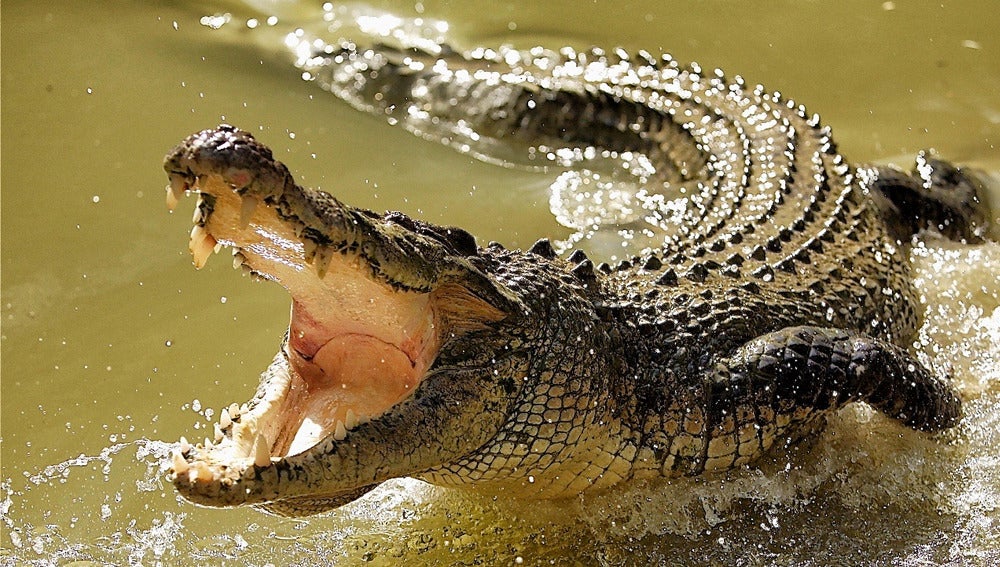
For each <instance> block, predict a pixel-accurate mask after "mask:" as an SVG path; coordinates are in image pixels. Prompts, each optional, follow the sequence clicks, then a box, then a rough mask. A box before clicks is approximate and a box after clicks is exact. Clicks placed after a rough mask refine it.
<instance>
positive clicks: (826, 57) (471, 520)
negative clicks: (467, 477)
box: [0, 0, 1000, 565]
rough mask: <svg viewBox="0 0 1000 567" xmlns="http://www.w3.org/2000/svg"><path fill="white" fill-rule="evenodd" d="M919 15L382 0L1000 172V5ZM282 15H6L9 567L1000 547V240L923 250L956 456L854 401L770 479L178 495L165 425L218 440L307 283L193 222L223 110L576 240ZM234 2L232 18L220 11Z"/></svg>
mask: <svg viewBox="0 0 1000 567" xmlns="http://www.w3.org/2000/svg"><path fill="white" fill-rule="evenodd" d="M911 4H914V3H902V2H899V3H896V4H893V3H889V2H885V3H882V2H869V1H861V0H852V1H843V2H838V3H808V4H804V3H801V2H792V1H788V2H745V3H740V4H738V5H734V4H733V3H731V2H724V1H701V2H681V1H672V2H665V1H660V2H647V3H628V2H613V3H612V2H603V1H602V2H595V3H587V4H580V3H576V2H573V3H570V2H566V3H558V2H549V3H545V4H544V5H542V4H541V3H537V4H536V3H514V2H505V3H503V4H497V3H489V4H488V5H487V4H484V5H475V4H473V3H458V2H455V3H437V2H430V1H426V2H422V3H414V2H406V3H403V2H396V3H392V2H379V3H373V4H372V5H370V6H368V7H357V6H355V8H358V9H366V10H369V9H374V10H387V11H390V12H392V13H396V14H398V15H400V16H403V17H408V18H413V17H417V16H423V17H426V18H428V19H430V18H434V19H438V20H442V21H445V22H447V23H448V29H447V31H446V34H447V35H448V37H451V38H453V40H454V41H456V42H458V43H460V44H462V45H467V46H472V45H479V44H482V45H494V44H497V43H501V42H513V43H515V44H517V45H519V46H530V45H534V44H536V43H541V44H544V45H546V46H551V47H555V46H559V45H563V44H568V45H573V46H575V47H578V48H582V47H586V46H589V45H592V44H595V45H603V46H613V45H623V46H625V47H627V48H630V49H639V48H644V49H647V50H650V51H659V50H669V51H671V52H673V53H674V55H675V56H676V57H677V58H678V59H680V60H685V61H686V60H697V61H699V62H701V63H702V65H703V66H705V67H715V66H718V67H721V68H723V69H726V70H727V71H728V72H729V73H730V74H735V73H740V74H742V75H743V76H744V77H746V78H747V79H748V80H749V81H760V82H763V83H764V84H766V85H768V86H769V87H770V88H780V89H781V90H782V91H783V92H784V93H786V94H788V95H791V96H793V97H794V98H795V99H796V100H798V101H801V102H803V103H805V104H806V105H807V106H808V107H809V108H810V110H813V111H817V112H821V113H822V114H823V118H824V121H825V122H826V123H828V124H831V125H832V126H833V127H834V132H835V136H836V139H837V140H838V141H839V142H840V146H841V149H842V150H843V151H844V152H845V154H846V155H847V156H848V158H849V159H852V160H856V161H868V160H875V161H882V162H885V161H895V162H896V163H899V164H901V165H908V163H909V160H910V156H912V155H913V154H914V153H915V152H916V151H917V150H919V149H921V148H924V147H929V146H933V147H935V148H936V149H937V150H938V152H939V153H940V154H941V155H943V156H946V157H948V158H949V159H953V160H956V161H959V162H963V163H971V164H974V165H977V166H979V167H982V168H984V169H986V170H988V171H991V172H993V174H994V175H1000V152H998V151H997V148H996V144H997V140H998V139H1000V100H998V99H997V97H996V93H997V92H1000V44H998V42H997V40H996V39H995V30H994V29H993V27H994V24H993V22H995V18H994V16H993V12H992V11H993V10H994V7H993V6H992V4H991V2H988V1H981V2H944V3H943V5H942V3H933V4H932V3H920V4H919V5H918V6H913V5H911ZM257 5H258V6H259V10H260V11H257V9H254V8H251V7H248V6H247V5H242V4H238V3H228V4H221V5H220V7H218V8H216V7H205V6H185V5H176V4H172V3H156V2H151V3H144V4H121V3H99V2H60V3H53V4H51V5H46V4H44V3H40V2H8V3H5V4H4V7H3V22H2V25H3V29H2V35H3V38H4V45H3V47H4V50H3V60H2V74H3V91H2V105H0V112H2V123H3V132H2V146H3V156H2V161H3V163H2V165H3V170H2V171H3V172H2V215H3V216H2V239H0V241H2V255H0V262H2V274H3V283H2V300H0V305H2V311H0V316H2V335H0V339H2V342H0V348H2V353H0V354H2V359H0V363H2V368H0V371H2V374H0V378H2V389H0V396H2V398H0V411H2V413H0V425H2V430H0V438H2V446H0V457H2V473H0V527H2V531H3V534H2V536H0V546H2V550H0V564H4V565H7V564H12V565H13V564H17V565H20V564H43V565H44V564H53V563H56V564H66V563H70V562H74V561H77V562H82V564H86V562H95V563H97V564H102V563H110V564H143V565H156V564H164V565H174V564H195V563H206V564H229V563H233V564H249V565H267V564H275V565H283V564H323V563H328V562H332V561H339V562H342V563H344V564H359V563H362V562H372V563H375V564H384V565H396V564H399V563H400V562H401V561H407V562H410V563H453V562H460V563H474V562H479V563H480V564H488V565H492V564H525V565H534V564H550V563H554V564H573V563H578V564H583V565H592V564H606V565H619V564H650V563H653V564H656V563H662V564H668V565H691V564H705V563H716V564H743V565H828V564H847V565H854V564H874V565H934V564H952V565H966V564H967V565H991V564H995V563H996V562H998V561H1000V556H998V554H997V551H996V550H997V549H998V548H1000V524H998V523H1000V462H998V461H1000V457H997V455H998V454H1000V433H998V431H1000V409H998V408H1000V386H998V385H1000V298H998V292H997V289H998V287H1000V286H998V285H997V274H1000V246H998V245H996V244H994V243H990V244H986V245H982V246H976V247H963V246H956V245H954V244H952V243H949V242H944V241H940V240H936V239H933V238H929V239H927V240H926V243H925V246H923V247H919V248H917V249H915V250H914V252H913V257H914V261H915V263H916V266H917V272H918V278H919V279H918V285H919V286H920V289H921V291H922V293H923V295H924V301H925V303H926V305H927V306H928V308H927V321H926V322H925V325H924V327H923V329H922V331H921V335H920V337H918V345H917V348H918V352H919V354H920V356H921V357H922V358H923V359H924V362H926V363H927V364H929V365H930V366H932V367H934V368H935V369H937V370H939V371H942V372H943V371H948V372H950V373H951V374H952V375H953V376H954V378H955V380H956V381H957V383H958V384H959V385H960V387H961V388H962V391H963V395H964V397H965V398H966V400H967V404H966V418H965V420H964V421H963V423H962V426H961V427H960V428H959V430H958V431H956V432H954V433H951V434H949V435H946V436H945V438H944V439H939V440H931V439H928V438H926V437H924V436H921V435H919V434H916V433H913V432H909V431H904V430H902V429H900V428H898V427H895V426H894V425H892V424H891V423H889V422H887V421H886V420H884V419H883V418H881V417H880V416H878V415H874V414H872V413H871V412H870V411H867V410H866V409H865V408H863V407H854V408H849V409H847V410H845V411H843V412H841V413H840V414H838V415H837V416H836V417H835V418H834V419H833V420H832V423H831V425H830V427H829V428H828V429H827V430H826V432H825V433H824V434H822V435H821V436H820V437H819V438H817V439H816V440H814V441H813V442H812V443H810V444H808V445H806V446H803V447H801V448H798V449H795V450H793V451H791V452H789V453H787V454H784V453H783V454H779V455H776V456H774V457H773V458H772V459H770V460H765V461H764V462H762V463H760V466H759V468H755V469H753V470H748V471H743V472H739V473H735V474H732V475H729V476H726V477H723V478H713V479H703V480H695V481H689V480H680V481H673V482H671V483H665V482H660V483H655V484H654V485H643V486H636V487H632V488H630V489H628V490H625V491H620V492H617V493H614V494H608V495H599V496H594V497H588V498H587V499H584V500H581V501H576V500H574V501H570V502H557V503H541V504H531V505H522V504H518V503H505V502H493V501H490V500H483V499H478V498H476V497H473V496H469V495H464V494H461V493H458V492H454V491H445V490H441V489H437V488H434V487H430V486H427V485H424V484H421V483H418V482H415V481H405V480H404V481H399V482H394V483H391V484H390V485H389V486H387V487H383V488H382V489H380V490H378V491H376V492H375V493H373V494H372V495H371V496H369V497H367V498H365V499H363V500H361V501H359V502H357V503H355V504H353V505H351V506H348V507H345V508H343V509H341V510H338V511H336V512H334V513H332V514H329V515H326V516H323V517H318V518H311V519H308V520H306V521H296V520H285V519H279V518H274V517H271V516H266V515H263V514H260V513H258V512H255V511H253V510H208V509H201V508H197V507H195V506H192V505H190V504H187V503H184V502H181V501H178V499H177V497H176V495H175V494H174V492H173V490H172V489H171V488H170V487H169V486H168V485H165V484H164V483H163V481H162V471H161V464H160V463H161V462H162V457H163V455H164V454H165V453H166V452H167V451H168V447H169V446H168V445H166V444H164V443H162V442H161V441H158V440H167V441H172V440H174V439H176V438H177V437H178V436H179V435H182V434H184V435H187V436H188V437H189V438H191V437H193V435H192V434H193V433H198V432H201V431H206V429H205V428H206V424H208V423H211V422H212V421H214V419H213V417H217V415H216V416H212V412H213V411H218V409H219V408H221V407H223V406H225V405H228V404H229V403H230V402H231V401H233V400H242V399H244V398H246V397H248V396H249V394H250V392H251V390H252V387H253V385H254V384H255V383H256V379H257V374H258V372H259V371H260V370H261V369H263V368H264V366H265V365H266V364H267V363H268V362H269V360H270V357H271V356H272V355H273V352H274V349H275V348H276V347H277V344H278V340H279V338H280V335H281V333H282V332H283V330H284V327H285V325H286V323H287V317H288V315H287V305H288V300H287V297H286V295H285V294H284V292H282V291H281V290H280V289H277V287H276V286H269V285H257V284H253V283H251V282H249V281H248V280H246V279H242V278H239V277H237V276H236V274H235V273H233V272H232V270H230V269H229V267H228V265H227V264H228V262H225V261H212V262H210V263H209V265H208V267H206V268H205V269H203V270H201V271H200V272H199V273H195V271H194V270H193V269H191V266H190V259H189V257H188V255H187V252H186V250H185V248H186V246H185V244H186V242H187V237H186V236H187V232H188V231H189V230H190V224H189V220H188V218H187V217H188V212H187V211H186V210H185V211H184V212H178V214H174V215H169V214H167V213H165V212H164V211H163V202H162V197H163V193H162V187H163V185H164V183H165V176H164V175H163V173H162V171H161V169H160V160H161V158H162V155H163V154H164V153H165V152H166V150H167V149H169V148H170V147H171V146H172V145H173V144H175V143H176V142H178V141H179V140H180V139H181V138H183V137H184V136H186V135H187V134H189V133H191V132H193V131H196V130H200V129H202V128H205V127H209V126H212V125H215V124H217V123H218V122H220V121H223V120H225V121H228V122H231V123H233V124H237V125H239V126H241V127H243V128H247V129H251V130H254V131H259V135H260V137H261V138H262V140H263V141H264V142H265V143H267V144H269V145H270V146H271V147H272V148H274V150H275V151H276V152H277V153H278V155H279V157H280V159H282V160H284V161H286V163H288V164H289V166H290V167H291V168H292V170H293V171H295V172H296V174H297V175H298V176H299V178H300V179H301V180H302V181H303V182H304V183H306V184H310V185H313V186H318V187H320V188H323V189H326V190H329V191H331V192H333V193H335V194H336V195H337V196H338V197H340V198H342V199H344V200H345V201H348V202H350V203H352V204H356V205H361V206H367V207H371V208H375V209H398V210H403V211H407V212H409V213H412V214H414V215H416V216H419V217H421V218H424V219H426V220H429V221H432V222H438V223H443V224H455V225H459V226H463V227H465V228H467V229H469V230H471V231H472V232H473V233H474V234H476V235H477V236H478V237H479V239H480V240H481V241H488V240H498V241H501V242H503V243H505V244H506V245H509V246H521V247H523V246H527V245H530V244H531V242H533V241H534V240H535V239H536V238H538V237H539V236H555V237H559V238H562V237H565V236H567V235H568V229H566V228H563V227H561V226H560V225H559V224H558V223H557V222H556V221H555V220H554V219H553V217H552V215H551V213H550V212H549V197H548V194H547V191H548V187H549V185H550V184H551V183H552V182H553V180H554V179H555V178H556V177H557V175H558V172H554V171H553V172H548V173H545V172H532V171H523V170H518V169H504V168H498V167H496V166H493V165H489V164H484V163H481V162H479V161H476V160H475V159H473V158H470V157H468V156H466V155H461V154H459V153H456V152H454V151H452V150H450V149H448V148H444V147H440V146H438V145H436V144H431V143H427V142H424V141H420V140H418V139H415V138H414V137H412V136H411V135H410V134H408V133H406V132H404V131H402V130H401V129H398V128H391V127H389V126H388V125H386V124H384V123H383V122H382V121H380V120H379V119H377V118H374V117H370V116H367V115H364V114H361V113H358V112H356V111H354V110H353V109H350V108H348V107H347V106H346V105H344V104H342V103H339V102H338V101H335V100H332V98H331V97H330V96H329V95H327V94H326V93H323V92H322V91H319V90H318V89H316V88H315V86H314V85H311V84H309V83H307V82H305V81H302V80H301V77H300V71H298V70H296V69H295V68H294V67H293V66H292V65H290V64H289V61H290V58H289V57H288V56H287V55H285V54H283V53H282V51H281V38H282V36H283V34H284V33H285V31H286V29H288V28H285V27H284V26H288V27H289V28H294V27H298V26H306V27H308V26H313V28H315V26H316V24H315V22H317V21H321V19H322V16H323V13H324V10H323V9H321V8H320V7H319V6H317V5H312V4H299V3H292V2H280V3H279V2H273V3H257ZM484 6H488V8H485V7H484ZM337 9H338V10H339V9H341V8H340V7H338V8H337ZM227 11H228V12H229V13H230V14H231V16H230V18H229V22H228V23H225V24H224V25H223V26H222V27H221V28H220V29H217V30H214V29H212V25H214V22H217V21H225V18H223V19H222V20H211V19H209V20H206V21H205V23H202V21H201V19H202V18H203V17H204V16H212V15H217V14H219V15H221V14H224V13H225V12H227ZM270 15H277V17H278V19H279V21H278V24H277V25H275V26H273V27H268V23H267V17H268V16H270ZM248 18H257V19H258V26H257V28H256V29H254V30H249V29H247V26H246V21H247V19H248ZM992 198H993V200H994V202H997V203H1000V191H998V190H996V189H994V190H993V193H992ZM995 208H996V209H997V210H1000V207H995ZM994 235H996V231H994ZM210 416H211V417H210Z"/></svg>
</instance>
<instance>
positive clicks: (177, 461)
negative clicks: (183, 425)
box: [170, 449, 189, 475]
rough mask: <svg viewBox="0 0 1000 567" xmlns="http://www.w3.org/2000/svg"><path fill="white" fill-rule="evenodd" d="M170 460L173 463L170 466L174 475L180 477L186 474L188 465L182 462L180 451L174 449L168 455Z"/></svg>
mask: <svg viewBox="0 0 1000 567" xmlns="http://www.w3.org/2000/svg"><path fill="white" fill-rule="evenodd" d="M170 459H171V460H172V461H173V463H172V465H173V469H174V474H177V475H181V474H184V473H186V472H187V470H188V468H189V465H188V462H187V461H185V460H184V457H183V456H181V452H180V451H178V450H176V449H175V450H174V451H172V452H171V453H170Z"/></svg>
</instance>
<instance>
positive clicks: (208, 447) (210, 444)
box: [205, 437, 215, 451]
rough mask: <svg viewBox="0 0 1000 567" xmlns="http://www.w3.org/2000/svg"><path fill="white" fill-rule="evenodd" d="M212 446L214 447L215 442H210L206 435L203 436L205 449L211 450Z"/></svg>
mask: <svg viewBox="0 0 1000 567" xmlns="http://www.w3.org/2000/svg"><path fill="white" fill-rule="evenodd" d="M214 448H215V443H212V440H211V439H209V438H208V437H206V438H205V450H206V451H210V450H212V449H214Z"/></svg>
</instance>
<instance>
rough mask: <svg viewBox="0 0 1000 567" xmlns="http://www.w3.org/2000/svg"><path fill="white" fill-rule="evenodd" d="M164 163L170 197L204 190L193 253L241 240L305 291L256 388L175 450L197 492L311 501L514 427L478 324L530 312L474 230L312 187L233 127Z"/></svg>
mask: <svg viewBox="0 0 1000 567" xmlns="http://www.w3.org/2000/svg"><path fill="white" fill-rule="evenodd" d="M164 168H165V169H166V171H167V173H168V175H169V177H170V185H169V186H168V188H167V201H168V206H171V207H172V206H173V205H175V204H176V202H177V199H178V197H179V196H181V195H183V194H184V193H185V192H188V191H191V192H197V193H198V195H199V197H198V203H197V206H196V210H195V215H194V225H195V226H194V229H193V230H192V232H191V241H190V248H191V252H192V254H193V256H194V263H195V265H196V266H198V267H200V266H201V265H203V264H204V263H205V262H206V261H207V260H208V258H209V257H210V256H211V255H212V253H213V251H218V249H219V248H220V247H222V246H227V247H230V248H231V249H232V252H233V257H234V266H236V267H239V268H242V269H243V270H245V271H248V272H249V273H250V274H251V275H253V276H256V277H260V278H264V279H267V280H272V281H275V282H277V283H278V284H280V285H281V286H283V287H284V288H285V289H286V290H287V291H288V292H289V293H290V295H291V298H292V308H291V321H290V325H289V329H288V332H287V335H286V336H285V339H284V341H283V342H282V346H281V349H280V350H279V352H278V354H277V355H276V356H275V358H274V361H273V363H272V364H271V365H270V367H269V368H268V369H267V370H266V371H265V372H264V373H263V374H262V376H261V382H260V385H259V386H258V390H257V393H256V395H255V396H254V398H253V399H252V400H250V401H248V402H247V403H244V404H236V403H234V404H232V405H231V406H229V407H228V408H226V409H224V410H223V411H221V412H220V420H219V423H218V424H217V425H216V429H215V439H214V442H209V441H207V440H206V443H205V444H204V445H202V444H199V445H197V446H193V445H191V444H190V443H188V442H186V441H185V440H183V439H182V441H181V443H180V444H179V446H178V448H177V449H176V450H175V451H174V453H173V454H172V458H171V463H170V470H169V472H168V477H169V478H170V479H171V480H172V482H173V483H174V485H175V486H176V487H177V489H178V490H179V491H180V492H181V494H183V495H184V496H185V497H186V498H188V499H189V500H191V501H194V502H196V503H199V504H203V505H209V506H236V505H242V504H252V505H260V506H262V507H264V508H265V509H267V510H269V511H272V512H275V513H278V514H284V515H303V514H312V513H316V512H319V511H322V510H325V509H329V508H333V507H336V506H339V505H341V504H344V503H346V502H349V501H352V500H354V499H355V498H357V497H359V496H360V495H362V494H364V493H365V492H367V491H368V490H370V489H371V488H374V487H375V486H376V485H377V484H379V483H380V482H382V481H384V480H387V479H390V478H394V477H400V476H407V475H413V474H416V473H419V472H421V471H426V470H429V469H433V468H434V467H438V466H441V465H443V464H447V463H448V462H449V461H450V460H454V459H458V458H460V457H461V456H462V455H464V454H467V453H468V452H469V451H471V450H473V449H475V448H476V447H478V446H480V445H481V444H482V443H483V441H484V439H486V438H488V436H489V435H491V434H492V433H491V432H493V433H495V431H496V429H497V428H499V427H500V425H501V423H502V421H503V420H504V419H505V416H504V413H505V411H504V408H503V407H501V406H503V405H504V404H505V403H508V402H506V401H505V400H506V398H508V397H509V396H504V395H502V392H501V391H500V389H499V388H501V386H499V385H496V384H493V385H490V384H483V383H482V378H481V372H479V369H476V368H473V366H475V364H476V362H475V361H476V360H479V359H482V358H484V357H491V356H492V355H491V353H478V354H480V355H481V356H477V353H476V352H475V350H476V349H477V348H480V349H481V344H482V343H481V341H480V342H474V341H472V340H471V337H474V336H475V335H476V334H477V333H483V332H485V331H486V330H489V332H490V334H491V336H493V337H494V338H496V337H497V336H498V335H499V336H502V334H503V331H502V327H503V326H504V325H506V324H509V321H510V320H511V319H512V318H513V319H516V318H518V317H522V316H523V313H522V307H521V306H520V302H519V300H518V299H517V298H516V297H515V296H514V295H513V294H512V293H511V292H510V290H509V289H507V288H505V287H503V286H502V285H499V284H497V283H496V281H495V280H494V279H493V278H489V277H486V276H485V275H484V274H483V272H482V271H481V269H480V268H479V267H477V250H478V249H477V246H476V243H475V240H474V239H473V237H472V236H471V235H469V234H468V233H466V232H464V231H462V230H459V229H449V228H443V227H438V226H433V225H430V224H426V223H422V222H419V221H415V220H413V219H410V218H409V217H407V216H405V215H403V214H401V213H386V214H384V215H379V214H376V213H373V212H371V211H367V210H362V209H358V208H354V207H350V206H347V205H344V204H342V203H340V202H339V201H337V200H336V199H334V198H333V197H331V196H330V195H328V194H326V193H323V192H320V191H314V190H310V189H305V188H302V187H300V186H298V185H296V184H295V182H294V181H293V179H292V176H291V174H290V173H289V172H288V170H287V168H285V166H284V165H282V164H281V163H280V162H277V161H275V160H274V159H273V157H272V155H271V152H270V150H268V149H267V148H266V147H264V146H262V145H261V144H259V143H257V142H256V141H255V140H254V138H253V136H251V135H250V134H249V133H247V132H244V131H241V130H238V129H236V128H233V127H230V126H225V125H223V126H220V127H219V128H217V129H213V130H206V131H203V132H200V133H198V134H195V135H193V136H191V137H189V138H188V139H186V140H185V141H184V142H182V143H181V144H180V145H179V146H177V148H175V149H174V150H173V151H172V152H171V153H170V154H168V155H167V157H166V160H165V164H164ZM470 345H472V346H470ZM475 345H480V346H475ZM441 431H447V432H448V435H447V436H442V435H440V432H441Z"/></svg>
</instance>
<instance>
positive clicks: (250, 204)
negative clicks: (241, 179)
mask: <svg viewBox="0 0 1000 567" xmlns="http://www.w3.org/2000/svg"><path fill="white" fill-rule="evenodd" d="M258 204H260V201H258V200H257V197H251V196H244V197H243V201H242V202H241V203H240V228H246V227H248V226H250V219H251V218H253V212H254V211H255V210H256V209H257V205H258Z"/></svg>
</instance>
